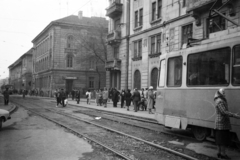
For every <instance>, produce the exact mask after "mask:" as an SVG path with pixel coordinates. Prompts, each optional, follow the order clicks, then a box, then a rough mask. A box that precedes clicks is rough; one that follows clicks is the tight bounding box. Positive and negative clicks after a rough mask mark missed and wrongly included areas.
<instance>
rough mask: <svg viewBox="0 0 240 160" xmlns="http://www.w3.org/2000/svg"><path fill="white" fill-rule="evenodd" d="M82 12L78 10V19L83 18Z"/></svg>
mask: <svg viewBox="0 0 240 160" xmlns="http://www.w3.org/2000/svg"><path fill="white" fill-rule="evenodd" d="M82 14H83V12H82V11H79V12H78V19H82Z"/></svg>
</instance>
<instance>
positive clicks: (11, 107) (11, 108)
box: [0, 95, 17, 114]
mask: <svg viewBox="0 0 240 160" xmlns="http://www.w3.org/2000/svg"><path fill="white" fill-rule="evenodd" d="M0 109H4V110H7V111H9V112H10V114H12V113H13V112H14V111H15V109H17V107H16V106H15V105H13V104H11V103H8V105H7V106H5V105H4V101H3V96H2V95H0Z"/></svg>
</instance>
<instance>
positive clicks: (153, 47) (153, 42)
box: [151, 36, 155, 54]
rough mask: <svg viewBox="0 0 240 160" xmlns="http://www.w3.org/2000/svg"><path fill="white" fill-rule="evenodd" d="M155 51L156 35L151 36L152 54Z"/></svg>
mask: <svg viewBox="0 0 240 160" xmlns="http://www.w3.org/2000/svg"><path fill="white" fill-rule="evenodd" d="M154 53H155V36H154V37H152V38H151V54H154Z"/></svg>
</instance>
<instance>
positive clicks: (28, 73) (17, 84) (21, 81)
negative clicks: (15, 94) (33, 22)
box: [8, 48, 33, 91]
mask: <svg viewBox="0 0 240 160" xmlns="http://www.w3.org/2000/svg"><path fill="white" fill-rule="evenodd" d="M32 54H33V48H31V49H30V50H29V51H28V52H26V53H25V54H23V55H22V56H21V57H20V58H19V59H17V60H16V61H15V62H14V63H13V64H11V65H10V66H9V67H8V68H9V84H11V85H13V89H15V90H18V91H20V90H23V89H26V90H30V89H31V88H32Z"/></svg>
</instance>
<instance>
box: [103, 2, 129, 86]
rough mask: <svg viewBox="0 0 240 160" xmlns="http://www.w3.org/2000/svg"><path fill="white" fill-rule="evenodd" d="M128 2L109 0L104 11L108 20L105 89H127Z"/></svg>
mask: <svg viewBox="0 0 240 160" xmlns="http://www.w3.org/2000/svg"><path fill="white" fill-rule="evenodd" d="M129 7H130V4H129V0H110V1H109V7H108V8H107V9H106V10H107V14H106V16H108V17H109V18H110V20H109V25H108V35H107V44H108V46H107V50H108V56H107V61H106V66H105V67H106V71H107V75H106V87H107V88H117V89H121V88H123V89H124V88H128V56H129V45H128V44H129V34H130V33H129V29H130V28H129V27H130V24H129V22H130V13H129V11H130V8H129Z"/></svg>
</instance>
